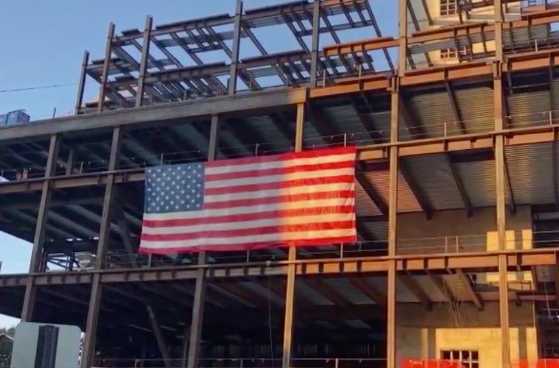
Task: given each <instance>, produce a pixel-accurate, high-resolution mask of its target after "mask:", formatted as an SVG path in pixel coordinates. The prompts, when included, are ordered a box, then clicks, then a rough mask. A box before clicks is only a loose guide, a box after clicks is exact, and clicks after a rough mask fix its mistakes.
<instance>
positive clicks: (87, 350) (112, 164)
mask: <svg viewBox="0 0 559 368" xmlns="http://www.w3.org/2000/svg"><path fill="white" fill-rule="evenodd" d="M120 141H121V128H120V127H116V128H114V129H113V136H112V142H111V152H110V156H109V171H114V170H116V169H117V168H118V157H119V154H120ZM114 178H115V175H114V174H109V176H108V178H107V185H106V187H105V196H104V198H103V213H102V215H101V227H100V229H99V242H98V245H97V262H96V264H95V268H96V269H97V270H101V269H102V268H103V266H104V259H105V252H106V250H107V248H108V242H109V240H110V233H111V231H110V229H111V213H112V204H113V191H114V185H115V180H114ZM100 276H101V275H100V274H99V273H96V274H95V275H94V276H93V282H92V286H91V294H90V297H89V298H90V299H89V309H88V311H87V323H86V329H85V336H84V348H83V358H82V365H81V368H89V367H91V366H92V365H93V363H94V362H93V359H94V358H95V346H96V341H97V323H98V320H99V310H100V308H101V301H102V297H103V284H102V283H101V277H100Z"/></svg>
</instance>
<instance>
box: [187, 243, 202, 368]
mask: <svg viewBox="0 0 559 368" xmlns="http://www.w3.org/2000/svg"><path fill="white" fill-rule="evenodd" d="M205 263H206V254H205V253H204V252H202V253H200V254H199V255H198V264H199V265H202V264H205ZM205 301H206V269H205V268H200V269H198V271H197V275H196V286H195V289H194V302H193V303H194V304H193V306H192V322H191V324H190V339H189V345H188V360H187V364H186V367H187V368H196V367H198V361H199V358H200V340H201V337H202V326H203V324H204V306H205ZM185 343H186V341H185Z"/></svg>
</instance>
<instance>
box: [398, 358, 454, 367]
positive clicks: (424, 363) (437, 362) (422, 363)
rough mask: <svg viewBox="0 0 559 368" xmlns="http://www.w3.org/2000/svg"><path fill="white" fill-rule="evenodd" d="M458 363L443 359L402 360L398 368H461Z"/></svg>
mask: <svg viewBox="0 0 559 368" xmlns="http://www.w3.org/2000/svg"><path fill="white" fill-rule="evenodd" d="M462 367H463V365H462V364H461V363H460V362H457V361H452V360H443V359H403V360H402V361H401V362H400V368H462Z"/></svg>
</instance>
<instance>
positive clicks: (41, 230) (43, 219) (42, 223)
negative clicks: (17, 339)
mask: <svg viewBox="0 0 559 368" xmlns="http://www.w3.org/2000/svg"><path fill="white" fill-rule="evenodd" d="M58 147H59V138H58V136H57V135H52V136H51V137H50V143H49V154H48V159H47V166H46V170H45V180H44V181H43V184H42V189H41V201H40V203H39V210H38V213H37V224H36V225H35V236H34V238H33V249H32V251H31V260H30V262H29V273H34V272H39V271H41V270H40V264H41V263H42V258H43V257H42V251H43V243H44V240H45V232H46V226H47V217H48V206H49V202H50V198H51V194H52V193H51V180H50V178H51V177H52V176H53V175H54V174H55V170H56V160H57V158H58ZM36 296H37V289H36V287H35V285H34V283H33V277H29V278H28V280H27V285H26V287H25V296H24V299H23V308H22V311H21V319H22V320H23V321H31V320H32V319H33V311H34V309H35V298H36Z"/></svg>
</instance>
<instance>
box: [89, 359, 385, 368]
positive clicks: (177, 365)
mask: <svg viewBox="0 0 559 368" xmlns="http://www.w3.org/2000/svg"><path fill="white" fill-rule="evenodd" d="M186 363H187V361H185V360H182V359H168V360H163V359H98V360H97V361H96V362H95V364H94V367H92V368H95V367H97V368H105V367H107V368H108V367H110V368H155V367H172V368H183V367H186ZM281 365H282V361H281V359H275V358H203V359H200V360H199V365H198V366H199V367H200V368H206V367H207V368H210V367H211V368H281ZM385 365H386V359H384V358H336V357H327V358H293V359H292V360H291V365H290V366H291V367H300V368H381V367H382V368H384V366H385Z"/></svg>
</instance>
